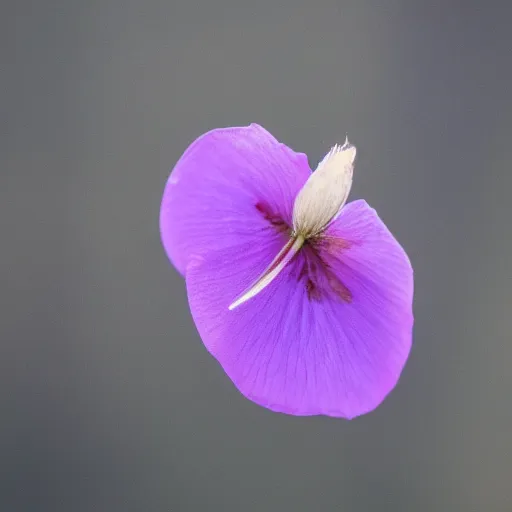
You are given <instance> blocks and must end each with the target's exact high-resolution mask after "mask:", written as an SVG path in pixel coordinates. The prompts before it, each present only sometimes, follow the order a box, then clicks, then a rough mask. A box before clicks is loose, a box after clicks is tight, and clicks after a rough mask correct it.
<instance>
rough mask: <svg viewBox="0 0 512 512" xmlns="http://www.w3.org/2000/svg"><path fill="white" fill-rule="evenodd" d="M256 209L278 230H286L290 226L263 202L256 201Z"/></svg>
mask: <svg viewBox="0 0 512 512" xmlns="http://www.w3.org/2000/svg"><path fill="white" fill-rule="evenodd" d="M256 209H257V210H258V211H259V212H260V213H261V214H262V215H263V217H264V218H265V219H266V220H268V222H269V223H270V224H271V225H272V226H273V227H274V228H275V229H277V230H278V231H281V232H287V231H289V230H290V227H289V226H288V225H287V224H286V222H284V220H283V219H281V218H280V217H279V216H278V215H276V214H275V213H273V212H272V210H271V208H270V207H269V206H268V205H267V204H265V203H263V202H259V203H256Z"/></svg>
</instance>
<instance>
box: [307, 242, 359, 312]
mask: <svg viewBox="0 0 512 512" xmlns="http://www.w3.org/2000/svg"><path fill="white" fill-rule="evenodd" d="M335 240H336V239H334V238H332V239H329V240H327V241H326V240H325V239H320V238H318V239H315V240H309V241H307V242H306V244H305V245H304V247H303V249H302V251H303V254H304V260H303V264H302V267H301V268H300V271H299V273H298V276H297V280H298V281H299V282H304V285H305V287H306V293H307V296H308V299H309V300H311V301H313V300H314V301H319V300H321V299H322V298H323V297H326V296H329V295H330V296H332V295H334V296H335V297H337V298H338V299H339V300H341V301H343V302H346V303H348V304H350V303H351V302H352V299H353V297H352V292H351V291H350V290H349V289H348V287H347V286H346V285H345V284H344V283H343V282H342V281H341V280H340V279H339V278H338V276H337V275H336V274H335V273H334V272H333V270H332V269H331V267H330V265H329V264H328V263H327V262H326V261H325V260H324V259H323V258H322V257H321V255H320V250H322V251H325V250H326V248H327V250H329V249H330V250H331V251H333V250H334V249H336V252H331V251H329V252H330V253H331V254H333V255H334V254H336V257H339V256H340V252H341V250H342V249H343V250H346V249H347V248H349V247H350V243H349V242H346V241H344V240H339V243H338V242H334V241H335ZM326 243H327V244H329V245H327V246H326V245H325V244H326Z"/></svg>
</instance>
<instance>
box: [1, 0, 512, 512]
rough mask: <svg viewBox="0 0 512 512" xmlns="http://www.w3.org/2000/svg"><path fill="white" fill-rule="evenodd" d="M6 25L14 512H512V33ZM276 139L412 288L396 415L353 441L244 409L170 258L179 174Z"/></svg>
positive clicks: (304, 5) (4, 184) (359, 430)
mask: <svg viewBox="0 0 512 512" xmlns="http://www.w3.org/2000/svg"><path fill="white" fill-rule="evenodd" d="M507 5H510V4H507V3H506V2H503V3H493V2H472V1H468V2H462V1H458V2H457V1H451V2H444V3H441V2H439V3H438V4H437V5H435V3H430V2H420V1H413V2H411V1H406V0H403V1H388V2H377V1H374V2H370V1H361V0H359V1H352V2H348V1H347V2H342V1H338V2H336V1H334V0H330V1H329V0H315V1H292V0H287V1H286V2H280V1H271V0H258V1H256V0H254V1H252V2H248V1H245V0H242V1H236V0H218V1H215V0H210V1H205V2H196V1H192V0H190V1H183V2H176V1H173V0H165V1H164V0H145V1H143V2H142V1H132V0H125V1H122V0H95V1H94V0H93V1H89V2H83V1H76V0H48V1H46V2H35V1H15V0H10V1H9V0H8V1H7V2H4V3H3V4H2V7H1V11H0V12H1V16H0V42H1V44H0V52H1V56H2V60H1V62H2V66H1V81H0V90H1V105H0V109H1V110H0V114H1V123H0V172H1V175H0V176H1V181H0V225H1V233H2V237H1V247H0V249H1V250H0V269H1V274H0V277H1V288H0V300H1V309H0V342H1V344H0V350H1V352H0V365H1V366H0V368H1V371H0V413H1V416H0V470H1V471H0V510H1V511H2V512H3V511H6V512H11V511H14V512H18V511H23V512H24V511H37V512H40V511H51V512H55V511H65V512H75V511H76V512H103V511H105V512H116V511H123V512H129V511H145V512H146V511H148V512H153V511H155V512H156V511H173V512H174V511H177V512H181V511H183V512H188V511H226V512H231V511H243V512H251V511H257V512H259V511H270V512H272V511H279V512H285V511H292V512H299V511H312V512H316V511H338V510H340V511H341V510H343V511H351V512H352V511H355V512H359V511H372V510H379V511H393V512H399V511H404V512H406V511H407V512H409V511H414V512H423V511H447V512H452V511H464V512H467V511H485V512H494V511H504V512H505V511H510V510H512V409H511V401H512V399H511V393H512V372H511V371H510V367H511V364H512V340H511V338H512V336H511V333H512V314H511V312H510V306H511V303H512V292H511V286H512V279H511V265H510V261H511V254H512V252H511V245H512V239H511V231H512V228H511V222H512V206H511V203H510V194H511V192H510V191H511V188H512V171H511V165H512V144H511V139H512V100H511V91H512V60H511V53H512V32H511V30H510V20H511V15H512V7H507ZM250 122H257V123H260V124H262V125H263V126H265V127H266V128H267V129H268V130H270V131H271V132H272V133H273V134H274V135H275V136H276V137H277V138H279V139H280V140H282V141H283V142H285V143H286V144H288V145H289V146H291V147H293V148H294V149H296V150H299V151H304V152H306V153H307V154H308V155H309V157H310V163H311V165H312V166H314V165H315V164H316V162H317V161H318V159H319V158H320V157H321V156H323V154H324V153H325V152H326V151H327V150H328V148H329V147H330V146H331V145H332V144H333V143H334V142H339V141H342V139H344V137H345V133H346V132H348V134H349V136H350V140H351V141H353V142H354V143H355V144H356V145H357V146H358V148H359V158H358V164H357V167H356V174H355V186H354V188H353V193H352V196H351V197H352V198H353V199H354V198H359V197H364V198H365V199H366V200H368V202H369V203H370V204H371V205H372V206H374V207H375V208H376V209H377V210H378V211H379V213H380V215H381V216H382V218H383V219H384V221H385V222H386V223H387V224H388V226H389V227H390V228H391V229H392V231H393V232H394V233H395V235H396V236H397V238H398V239H399V240H400V241H401V243H402V244H403V246H404V247H405V248H406V250H407V251H408V253H409V255H410V257H411V260H412V262H413V265H414V268H415V275H416V295H415V317H416V324H415V340H414V348H413V351H412V354H411V357H410V359H409V363H408V365H407V367H406V369H405V371H404V373H403V376H402V379H401V381H400V383H399V385H398V387H397V388H396V389H395V391H394V393H392V394H391V395H390V397H389V398H388V399H387V400H386V401H385V402H384V404H383V405H382V406H381V407H380V408H379V409H377V410H376V411H375V412H374V413H372V414H369V415H367V416H364V417H361V418H359V419H356V420H354V421H352V422H347V421H342V420H333V419H329V418H325V417H316V418H315V417H313V418H294V417H288V416H284V415H279V414H274V413H272V412H269V411H266V410H265V409H262V408H260V407H258V406H256V405H254V404H252V403H251V402H249V401H247V400H245V399H244V398H243V397H242V396H241V395H240V394H239V393H238V392H237V391H236V389H235V388H234V386H233V385H232V384H231V383H230V381H229V379H227V377H225V376H224V374H223V371H222V369H221V368H220V366H219V365H218V364H217V363H216V362H215V361H214V360H213V359H212V358H211V357H210V356H209V355H208V353H207V352H206V350H205V349H204V348H203V346H202V343H201V341H200V339H199V337H198V335H197V333H196V331H195V328H194V325H193V322H192V320H191V317H190V314H189V310H188V307H187V298H186V293H185V288H184V283H183V281H182V279H181V278H180V277H179V276H178V275H177V273H176V272H175V271H174V269H173V268H172V267H171V266H170V264H169V263H168V261H167V259H166V256H165V254H164V252H163V249H162V247H161V244H160V239H159V231H158V214H159V206H160V199H161V194H162V191H163V187H164V185H165V182H166V179H167V177H168V174H169V171H170V170H171V169H172V167H173V165H174V164H175V163H176V161H177V160H178V158H179V157H180V156H181V154H182V152H183V151H184V150H185V149H186V147H187V146H188V144H189V143H190V142H191V141H192V140H193V139H195V138H196V137H197V136H199V135H200V134H202V133H203V132H205V131H207V130H210V129H212V128H216V127H222V126H229V125H243V124H248V123H250Z"/></svg>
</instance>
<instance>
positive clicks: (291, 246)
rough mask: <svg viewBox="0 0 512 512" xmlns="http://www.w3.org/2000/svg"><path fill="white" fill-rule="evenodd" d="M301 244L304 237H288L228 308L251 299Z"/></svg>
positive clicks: (233, 307)
mask: <svg viewBox="0 0 512 512" xmlns="http://www.w3.org/2000/svg"><path fill="white" fill-rule="evenodd" d="M303 244H304V238H303V237H302V236H298V237H296V238H290V240H288V242H286V244H285V246H284V247H283V248H282V249H281V250H280V251H279V253H278V254H277V256H276V257H275V258H274V259H273V260H272V263H271V264H270V265H269V266H268V267H267V268H266V269H265V270H264V272H263V273H262V274H261V275H260V277H258V279H256V281H255V282H254V283H253V284H252V285H251V286H250V287H249V288H248V289H247V290H246V291H245V292H243V293H242V294H241V295H240V296H239V297H238V298H237V299H236V300H235V301H234V302H233V303H232V304H231V305H230V306H229V310H233V309H235V308H236V307H238V306H240V304H243V303H244V302H246V301H248V300H249V299H252V297H254V296H255V295H257V294H258V293H260V292H261V290H263V289H264V288H266V287H267V286H268V285H269V284H270V283H271V282H272V281H273V280H274V279H275V278H276V277H277V276H278V275H279V273H280V272H281V270H283V268H284V267H285V266H286V265H287V264H288V262H289V261H290V260H291V259H292V258H293V257H294V256H295V255H296V254H297V252H298V251H299V249H300V248H301V247H302V245H303Z"/></svg>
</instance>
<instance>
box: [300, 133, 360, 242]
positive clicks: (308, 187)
mask: <svg viewBox="0 0 512 512" xmlns="http://www.w3.org/2000/svg"><path fill="white" fill-rule="evenodd" d="M355 157H356V148H355V147H354V146H353V145H352V144H350V143H349V141H348V139H346V140H345V143H344V144H343V146H340V145H335V146H334V147H333V148H332V149H331V150H330V151H329V153H327V155H325V157H324V158H323V159H322V161H321V162H320V163H319V164H318V167H317V168H316V171H314V172H313V173H312V174H311V176H310V177H309V178H308V180H307V181H306V183H305V184H304V186H303V187H302V189H301V190H300V192H299V193H298V194H297V197H296V198H295V203H294V205H293V230H294V232H295V233H296V234H300V235H302V236H304V237H310V236H314V235H317V234H318V233H320V232H321V231H322V230H323V229H325V228H326V227H327V225H328V224H329V223H330V222H331V221H332V220H333V219H334V218H335V217H336V216H337V215H338V213H339V212H340V210H341V208H342V207H343V205H344V204H345V202H346V200H347V197H348V194H349V192H350V188H351V186H352V175H353V171H354V160H355Z"/></svg>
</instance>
